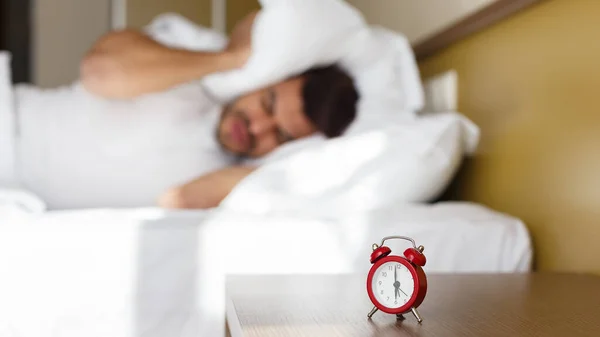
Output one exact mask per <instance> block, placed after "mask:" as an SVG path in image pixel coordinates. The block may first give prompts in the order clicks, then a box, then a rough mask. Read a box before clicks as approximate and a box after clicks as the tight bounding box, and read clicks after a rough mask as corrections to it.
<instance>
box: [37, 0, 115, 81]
mask: <svg viewBox="0 0 600 337" xmlns="http://www.w3.org/2000/svg"><path fill="white" fill-rule="evenodd" d="M111 1H112V0H36V1H34V8H33V18H34V20H33V21H34V30H33V53H34V55H33V56H34V57H33V62H34V64H33V66H34V69H33V70H34V72H33V80H34V83H35V84H37V85H40V86H43V87H53V86H57V85H63V84H68V83H70V82H72V81H73V80H75V79H77V78H78V75H79V62H80V60H81V57H82V56H83V55H84V54H85V52H86V51H87V50H88V49H89V47H90V46H91V45H92V44H93V43H94V41H95V40H96V39H97V38H98V37H100V36H101V35H102V34H104V33H106V32H107V31H109V30H110V25H111V7H110V4H111Z"/></svg>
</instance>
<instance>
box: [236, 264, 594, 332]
mask: <svg viewBox="0 0 600 337" xmlns="http://www.w3.org/2000/svg"><path fill="white" fill-rule="evenodd" d="M428 283H429V289H428V293H427V297H426V298H425V301H424V302H423V304H422V305H421V307H420V308H419V311H420V313H421V316H422V317H423V323H422V324H418V323H417V321H416V320H415V319H414V317H413V316H408V315H407V316H406V319H405V320H404V321H397V320H396V317H395V316H392V315H387V314H385V313H382V312H377V313H376V314H375V316H374V317H373V319H372V320H369V319H367V313H368V312H369V311H370V310H371V309H372V308H373V305H372V303H371V302H370V301H369V298H368V296H367V293H366V288H365V284H366V281H365V276H364V275H340V276H250V277H248V276H239V277H230V278H229V279H228V282H227V291H228V307H227V321H228V329H229V331H230V334H231V336H232V337H271V336H277V337H282V336H310V337H321V336H324V337H331V336H340V337H342V336H343V337H352V336H361V337H363V336H370V337H371V336H372V337H380V336H381V337H383V336H385V337H387V336H420V337H428V336H440V337H453V336H457V337H470V336H473V337H475V336H477V337H484V336H536V337H537V336H539V337H542V336H543V337H552V336H569V337H575V336H590V337H598V336H600V277H596V276H585V275H569V274H530V275H528V274H507V275H464V276H458V275H429V276H428Z"/></svg>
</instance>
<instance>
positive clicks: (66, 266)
mask: <svg viewBox="0 0 600 337" xmlns="http://www.w3.org/2000/svg"><path fill="white" fill-rule="evenodd" d="M0 219H6V218H2V215H1V214H0ZM387 235H408V236H411V237H413V238H414V239H415V240H416V241H417V244H422V245H424V246H425V247H426V248H425V254H426V256H427V258H428V262H427V265H426V267H425V271H426V272H427V273H439V272H463V273H466V272H469V273H471V272H526V271H528V270H529V265H530V262H531V252H532V250H531V244H530V239H529V236H528V234H527V231H526V229H525V227H524V225H523V223H521V222H520V221H519V220H518V219H514V218H512V217H508V216H506V215H502V214H499V213H496V212H492V211H490V210H487V209H485V208H483V207H480V206H477V205H472V204H466V203H459V204H451V203H447V204H440V205H436V206H426V205H414V206H409V205H406V206H396V207H393V208H389V209H381V210H378V211H373V212H369V213H362V214H346V215H345V216H338V217H325V216H320V217H314V216H306V215H302V214H280V215H277V216H261V215H256V214H255V215H252V214H245V213H235V212H232V211H227V210H214V211H209V212H165V211H162V210H159V209H135V210H88V211H78V212H50V213H41V214H40V213H37V214H36V213H29V214H28V215H26V216H24V217H20V218H19V219H16V220H14V221H11V222H8V221H0V276H1V278H0V299H1V300H0V336H5V335H7V336H11V337H12V336H27V337H38V336H39V337H47V336H53V337H70V336H77V337H81V336H85V337H89V336H111V337H132V336H141V335H143V336H157V337H158V336H178V337H187V336H190V337H192V336H193V337H197V336H222V335H223V327H224V304H225V302H224V301H225V289H224V285H225V282H224V280H225V277H226V275H228V274H298V273H302V274H309V273H324V274H340V273H361V274H363V275H365V277H366V272H367V270H368V269H369V268H370V264H369V255H370V252H371V245H372V244H373V243H376V242H380V241H381V239H382V238H383V237H384V236H387ZM390 246H391V248H392V250H393V251H394V252H395V253H401V251H402V248H405V247H406V246H405V245H404V244H403V243H402V242H394V241H392V242H390ZM363 296H366V293H365V294H363ZM425 301H426V302H427V299H426V300H425Z"/></svg>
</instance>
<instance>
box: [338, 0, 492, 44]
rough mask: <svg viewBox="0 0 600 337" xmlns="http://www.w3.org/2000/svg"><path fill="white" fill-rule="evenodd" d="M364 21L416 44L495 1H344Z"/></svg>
mask: <svg viewBox="0 0 600 337" xmlns="http://www.w3.org/2000/svg"><path fill="white" fill-rule="evenodd" d="M347 1H348V2H349V3H351V4H352V5H354V6H356V7H357V8H358V9H359V10H361V11H362V12H363V13H364V15H365V17H366V18H367V20H368V21H369V22H370V23H373V24H379V25H383V26H386V27H388V28H391V29H393V30H396V31H399V32H401V33H403V34H405V35H406V36H407V37H408V39H409V40H410V41H411V42H413V43H417V42H420V41H422V40H424V39H426V38H427V37H429V36H431V35H433V34H435V33H436V32H438V31H440V30H443V29H444V28H446V27H448V26H450V25H451V24H453V23H455V22H456V21H458V20H460V19H461V18H464V17H465V16H467V15H469V14H471V13H473V12H475V11H477V10H479V9H481V8H483V7H485V6H486V5H489V4H490V3H492V2H494V1H495V0H347Z"/></svg>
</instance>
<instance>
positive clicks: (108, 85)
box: [81, 12, 257, 98]
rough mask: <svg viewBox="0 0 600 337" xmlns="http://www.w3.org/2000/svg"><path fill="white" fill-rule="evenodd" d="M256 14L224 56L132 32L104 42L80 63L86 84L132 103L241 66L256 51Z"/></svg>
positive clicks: (238, 29)
mask: <svg viewBox="0 0 600 337" xmlns="http://www.w3.org/2000/svg"><path fill="white" fill-rule="evenodd" d="M256 14H257V12H254V13H251V14H250V15H248V16H247V17H246V18H244V19H243V20H242V21H240V22H239V23H238V24H237V25H236V27H235V29H234V31H233V33H232V35H231V38H230V43H229V45H228V46H227V48H226V50H224V51H222V52H214V53H211V52H195V51H189V50H183V49H175V48H168V47H166V46H163V45H161V44H160V43H158V42H156V41H154V40H152V39H151V38H150V37H148V36H146V35H145V34H143V33H141V32H137V31H133V30H124V31H117V32H112V33H109V34H107V35H106V36H104V37H102V38H101V39H100V40H99V41H98V42H97V43H96V44H95V45H94V46H93V48H92V49H91V50H90V52H89V53H88V54H87V55H86V57H85V58H84V60H83V62H82V64H81V81H82V83H83V86H84V87H85V88H86V89H87V90H89V91H90V92H92V93H94V94H97V95H100V96H104V97H107V98H132V97H135V96H139V95H142V94H146V93H152V92H158V91H163V90H166V89H169V88H171V87H173V86H176V85H179V84H183V83H186V82H190V81H193V80H197V79H200V78H202V77H204V76H206V75H209V74H211V73H216V72H222V71H228V70H233V69H236V68H240V67H242V66H243V65H244V64H245V63H246V61H247V59H248V57H249V56H250V52H251V43H250V42H251V38H250V36H251V28H252V25H253V23H254V19H255V17H256Z"/></svg>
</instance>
